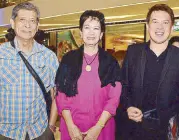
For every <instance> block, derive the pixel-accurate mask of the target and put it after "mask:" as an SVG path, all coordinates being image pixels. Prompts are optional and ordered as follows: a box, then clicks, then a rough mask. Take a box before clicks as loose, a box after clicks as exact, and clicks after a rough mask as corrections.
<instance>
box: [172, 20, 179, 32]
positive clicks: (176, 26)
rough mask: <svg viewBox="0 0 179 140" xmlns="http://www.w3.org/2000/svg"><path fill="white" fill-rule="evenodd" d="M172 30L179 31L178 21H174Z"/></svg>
mask: <svg viewBox="0 0 179 140" xmlns="http://www.w3.org/2000/svg"><path fill="white" fill-rule="evenodd" d="M173 30H174V31H179V21H176V22H175V24H174V26H173Z"/></svg>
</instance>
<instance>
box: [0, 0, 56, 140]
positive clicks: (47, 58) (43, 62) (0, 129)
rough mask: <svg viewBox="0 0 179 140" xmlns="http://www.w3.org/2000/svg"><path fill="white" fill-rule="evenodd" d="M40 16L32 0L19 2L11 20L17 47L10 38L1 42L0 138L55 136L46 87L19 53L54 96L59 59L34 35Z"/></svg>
mask: <svg viewBox="0 0 179 140" xmlns="http://www.w3.org/2000/svg"><path fill="white" fill-rule="evenodd" d="M39 16H40V13H39V10H38V8H37V7H36V6H34V5H33V4H31V3H29V2H25V3H21V4H18V5H16V6H15V7H14V8H13V11H12V17H11V20H10V22H11V26H12V29H13V30H14V32H15V38H14V39H13V40H14V44H15V48H13V47H12V46H11V43H10V42H6V43H4V44H2V45H1V46H0V140H10V139H17V140H29V139H37V140H53V139H54V136H53V133H52V132H51V130H50V129H49V127H48V117H47V112H46V102H45V99H44V96H43V93H42V90H41V88H40V87H39V85H38V84H37V82H36V80H35V79H34V77H33V76H32V75H31V73H30V72H29V71H28V69H27V67H26V65H25V64H24V62H23V60H22V59H21V57H20V55H19V54H18V51H21V52H22V54H23V56H24V57H25V58H26V59H27V60H28V62H29V63H30V64H31V66H32V67H33V68H34V70H35V71H36V73H37V74H38V75H39V77H40V78H41V80H42V82H43V83H44V86H45V88H46V91H51V96H52V97H53V87H54V79H55V74H56V70H57V68H58V65H59V63H58V60H57V57H56V55H55V54H54V53H53V52H52V51H50V50H49V49H47V48H46V47H45V46H43V45H41V44H39V43H37V42H36V41H35V40H34V39H33V38H34V36H35V34H36V32H37V30H38V25H39Z"/></svg>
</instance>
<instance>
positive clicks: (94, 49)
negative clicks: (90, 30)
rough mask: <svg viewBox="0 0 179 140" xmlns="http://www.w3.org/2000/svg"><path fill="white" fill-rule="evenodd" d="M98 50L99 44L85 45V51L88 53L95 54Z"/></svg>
mask: <svg viewBox="0 0 179 140" xmlns="http://www.w3.org/2000/svg"><path fill="white" fill-rule="evenodd" d="M97 52H98V45H96V46H87V45H84V53H86V54H88V55H94V54H96V53H97Z"/></svg>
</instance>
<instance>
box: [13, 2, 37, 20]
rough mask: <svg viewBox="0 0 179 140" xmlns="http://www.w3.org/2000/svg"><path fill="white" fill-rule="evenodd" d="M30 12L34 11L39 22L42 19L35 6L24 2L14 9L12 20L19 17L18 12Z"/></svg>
mask: <svg viewBox="0 0 179 140" xmlns="http://www.w3.org/2000/svg"><path fill="white" fill-rule="evenodd" d="M21 9H23V10H29V11H34V12H35V13H36V14H37V21H39V19H40V11H39V9H38V7H36V6H35V5H33V4H32V3H30V2H23V3H20V4H17V5H16V6H15V7H14V8H13V9H12V16H11V18H12V19H13V20H14V19H15V18H16V17H17V14H18V11H19V10H21Z"/></svg>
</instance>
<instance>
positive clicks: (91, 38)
mask: <svg viewBox="0 0 179 140" xmlns="http://www.w3.org/2000/svg"><path fill="white" fill-rule="evenodd" d="M87 39H88V40H94V39H95V37H87Z"/></svg>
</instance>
